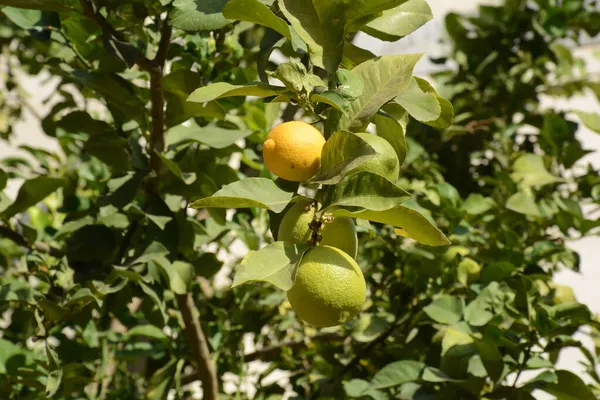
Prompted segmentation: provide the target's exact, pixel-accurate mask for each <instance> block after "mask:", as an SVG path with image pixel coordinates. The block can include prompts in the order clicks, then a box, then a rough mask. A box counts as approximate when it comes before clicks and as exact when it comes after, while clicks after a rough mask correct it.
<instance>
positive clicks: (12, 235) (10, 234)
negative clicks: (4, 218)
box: [0, 226, 64, 258]
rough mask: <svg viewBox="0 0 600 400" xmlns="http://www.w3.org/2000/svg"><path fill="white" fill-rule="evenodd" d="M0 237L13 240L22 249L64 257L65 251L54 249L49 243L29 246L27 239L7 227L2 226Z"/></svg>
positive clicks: (0, 227)
mask: <svg viewBox="0 0 600 400" xmlns="http://www.w3.org/2000/svg"><path fill="white" fill-rule="evenodd" d="M0 237H5V238H7V239H9V240H12V241H13V242H15V243H16V244H18V245H19V246H21V247H25V248H27V249H29V250H36V251H39V252H40V253H44V254H49V255H51V256H52V257H56V258H62V257H63V256H64V252H63V251H61V250H59V249H57V248H55V247H52V246H50V245H49V244H47V243H42V242H37V243H34V244H33V245H31V244H29V242H28V241H27V239H25V237H24V236H23V235H21V234H20V233H19V232H17V231H14V230H12V229H11V228H9V227H7V226H0Z"/></svg>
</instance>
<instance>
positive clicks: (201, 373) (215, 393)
mask: <svg viewBox="0 0 600 400" xmlns="http://www.w3.org/2000/svg"><path fill="white" fill-rule="evenodd" d="M177 304H178V306H179V310H180V311H181V315H182V317H183V321H184V324H185V326H184V327H183V333H184V335H185V337H186V339H187V342H188V343H189V344H190V346H191V347H192V349H191V350H192V356H193V357H192V363H193V364H194V365H195V367H196V369H197V371H198V378H199V379H200V381H201V382H202V390H203V392H204V399H206V400H217V399H218V398H219V384H218V382H217V371H216V367H215V364H214V361H213V360H212V357H211V355H210V350H209V349H208V342H207V340H206V336H204V331H203V330H202V326H200V317H199V315H197V314H196V315H194V310H195V309H196V307H195V305H194V300H193V299H192V296H191V295H190V294H178V295H177Z"/></svg>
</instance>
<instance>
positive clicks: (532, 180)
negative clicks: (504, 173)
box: [511, 154, 561, 187]
mask: <svg viewBox="0 0 600 400" xmlns="http://www.w3.org/2000/svg"><path fill="white" fill-rule="evenodd" d="M513 171H514V172H513V173H512V174H511V178H512V179H513V180H514V181H515V182H520V183H521V185H523V186H525V187H531V186H533V187H541V186H544V185H548V184H550V183H556V182H560V181H561V179H559V178H557V177H555V176H554V175H552V174H550V172H548V170H547V169H546V166H545V165H544V160H543V159H542V157H541V156H539V155H537V154H524V155H522V156H521V157H519V158H518V159H517V160H516V161H515V163H514V164H513Z"/></svg>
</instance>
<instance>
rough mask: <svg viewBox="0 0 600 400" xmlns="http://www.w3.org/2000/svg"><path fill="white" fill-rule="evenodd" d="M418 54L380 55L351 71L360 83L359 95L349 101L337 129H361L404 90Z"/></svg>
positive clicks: (409, 80) (419, 56) (419, 55)
mask: <svg viewBox="0 0 600 400" xmlns="http://www.w3.org/2000/svg"><path fill="white" fill-rule="evenodd" d="M420 58H421V54H403V55H389V56H382V57H378V58H375V59H371V60H368V61H365V62H364V63H362V64H359V65H357V66H356V67H355V68H354V69H353V70H352V72H354V73H355V74H357V75H358V76H359V77H360V78H361V79H362V81H363V83H364V90H363V93H362V95H360V97H358V98H357V99H356V100H354V101H353V102H352V104H351V105H350V111H349V112H348V115H347V116H344V117H342V119H341V121H340V127H341V128H361V127H363V126H365V125H366V124H367V123H368V122H369V120H370V119H371V117H372V116H373V115H375V113H376V112H377V111H379V109H380V108H381V106H383V105H384V104H385V103H387V102H388V101H390V100H392V99H393V98H395V97H396V96H398V95H399V94H400V93H401V92H402V91H404V90H406V89H407V88H408V85H409V84H410V82H411V76H412V72H413V69H414V68H415V65H416V64H417V62H418V61H419V59H420Z"/></svg>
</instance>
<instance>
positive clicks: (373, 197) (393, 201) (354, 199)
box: [322, 171, 410, 211]
mask: <svg viewBox="0 0 600 400" xmlns="http://www.w3.org/2000/svg"><path fill="white" fill-rule="evenodd" d="M408 198H410V193H408V192H406V191H405V190H404V189H402V188H400V187H398V186H397V185H396V184H395V183H393V182H390V181H389V180H387V179H386V178H384V177H382V176H380V175H377V174H375V173H372V172H368V171H360V172H357V173H353V174H351V175H349V176H346V177H345V178H344V179H342V180H341V181H340V182H339V183H338V184H336V185H335V186H330V187H328V188H326V190H325V191H324V193H323V198H322V203H323V207H324V208H325V209H329V208H335V207H360V208H364V209H366V210H374V211H383V210H388V209H390V208H392V207H394V206H396V205H398V204H400V203H401V202H403V201H404V200H407V199H408Z"/></svg>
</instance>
